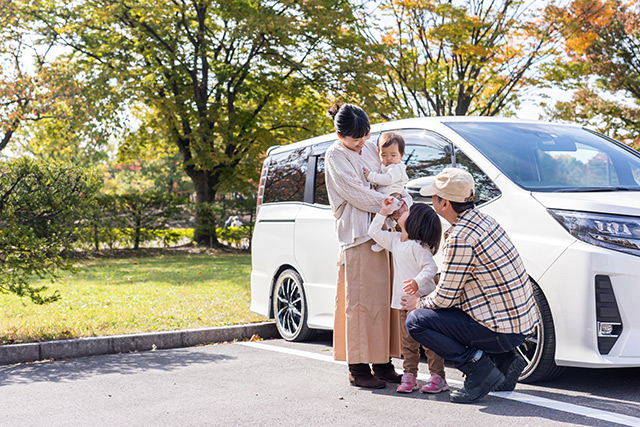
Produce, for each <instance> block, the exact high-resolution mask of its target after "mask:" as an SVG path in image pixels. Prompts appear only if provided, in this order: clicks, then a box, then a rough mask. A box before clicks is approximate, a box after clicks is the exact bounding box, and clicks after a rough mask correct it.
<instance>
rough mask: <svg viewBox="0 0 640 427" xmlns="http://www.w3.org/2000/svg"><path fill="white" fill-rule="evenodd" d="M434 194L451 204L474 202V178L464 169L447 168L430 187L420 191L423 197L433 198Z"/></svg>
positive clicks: (436, 177)
mask: <svg viewBox="0 0 640 427" xmlns="http://www.w3.org/2000/svg"><path fill="white" fill-rule="evenodd" d="M434 194H437V195H438V196H439V197H441V198H443V199H445V200H449V201H451V202H457V203H465V202H473V201H475V200H476V197H475V193H474V183H473V177H472V176H471V174H470V173H469V172H467V171H464V170H462V169H458V168H445V169H443V170H441V171H440V173H439V174H438V175H436V176H435V178H434V180H433V183H432V184H431V185H430V186H427V187H422V188H421V189H420V195H422V196H433V195H434Z"/></svg>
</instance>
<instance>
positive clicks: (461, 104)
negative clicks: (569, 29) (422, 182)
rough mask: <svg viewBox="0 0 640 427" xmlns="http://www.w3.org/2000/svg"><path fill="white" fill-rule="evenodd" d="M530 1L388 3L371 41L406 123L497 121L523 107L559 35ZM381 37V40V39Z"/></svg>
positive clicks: (393, 0)
mask: <svg viewBox="0 0 640 427" xmlns="http://www.w3.org/2000/svg"><path fill="white" fill-rule="evenodd" d="M537 13H538V11H537V10H535V9H533V8H532V7H531V6H527V5H526V4H525V2H523V1H514V0H500V1H484V0H478V1H464V2H453V1H442V0H417V1H415V0H411V1H409V0H386V1H384V2H382V4H381V6H380V14H381V16H382V21H381V22H383V23H387V24H386V25H382V26H381V28H380V29H379V30H378V31H371V32H370V35H369V36H370V39H371V40H373V41H374V42H375V43H377V44H378V45H379V46H381V47H383V51H382V54H381V59H382V62H383V64H384V67H385V68H386V79H385V80H384V85H385V86H386V91H387V92H388V93H389V94H390V96H391V97H392V99H393V101H394V104H395V105H396V106H397V107H398V108H399V109H401V110H402V111H404V115H413V116H416V115H417V116H430V115H439V116H445V115H483V116H493V115H496V114H498V113H500V112H501V111H503V110H504V109H505V108H507V107H509V108H513V107H514V106H517V105H518V102H519V99H518V95H519V91H520V89H522V88H524V87H527V86H529V85H533V84H535V83H536V75H535V73H534V67H535V66H536V65H537V64H538V63H540V62H541V61H542V60H543V59H545V58H546V57H547V56H548V55H550V54H551V53H552V52H553V51H554V46H555V36H554V34H555V31H554V28H553V26H552V25H549V24H546V23H545V22H543V21H542V20H541V19H540V16H539V15H537ZM378 34H379V36H378Z"/></svg>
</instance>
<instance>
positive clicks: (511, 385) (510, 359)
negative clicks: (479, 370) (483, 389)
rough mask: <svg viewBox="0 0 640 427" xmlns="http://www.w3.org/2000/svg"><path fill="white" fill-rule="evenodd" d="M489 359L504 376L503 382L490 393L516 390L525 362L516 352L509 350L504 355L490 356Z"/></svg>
mask: <svg viewBox="0 0 640 427" xmlns="http://www.w3.org/2000/svg"><path fill="white" fill-rule="evenodd" d="M489 358H490V359H491V360H492V361H493V363H494V364H495V365H496V368H498V369H499V370H500V372H502V374H503V375H504V381H503V382H502V384H499V385H498V386H497V387H495V388H493V389H492V390H491V391H513V389H515V388H516V383H517V382H518V378H519V377H520V374H521V373H522V371H524V368H526V367H527V362H526V360H524V358H523V357H522V356H521V355H520V353H518V352H517V351H516V350H511V351H508V352H506V353H500V354H492V355H489Z"/></svg>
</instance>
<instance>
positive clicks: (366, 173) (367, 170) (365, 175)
mask: <svg viewBox="0 0 640 427" xmlns="http://www.w3.org/2000/svg"><path fill="white" fill-rule="evenodd" d="M362 172H364V177H365V178H367V179H369V173H370V172H369V169H367V168H362Z"/></svg>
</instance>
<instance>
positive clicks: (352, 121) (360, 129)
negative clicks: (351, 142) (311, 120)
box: [327, 104, 371, 138]
mask: <svg viewBox="0 0 640 427" xmlns="http://www.w3.org/2000/svg"><path fill="white" fill-rule="evenodd" d="M327 115H328V116H329V117H331V118H333V125H334V126H335V128H336V132H338V133H339V134H340V135H342V136H349V137H351V138H362V137H363V136H365V135H368V134H369V131H370V130H371V125H370V124H369V117H367V113H365V112H364V110H363V109H362V108H360V107H358V106H356V105H353V104H342V105H339V104H333V105H332V106H331V108H329V110H328V111H327Z"/></svg>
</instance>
